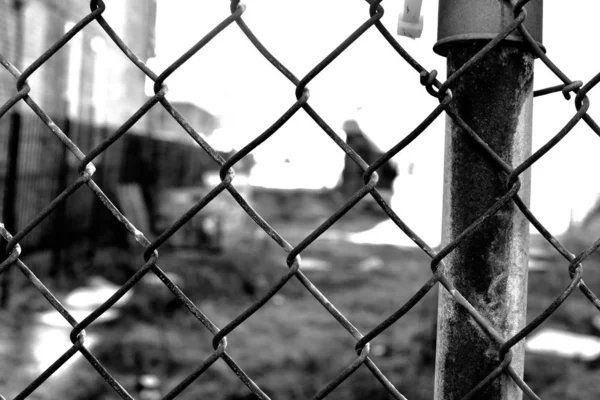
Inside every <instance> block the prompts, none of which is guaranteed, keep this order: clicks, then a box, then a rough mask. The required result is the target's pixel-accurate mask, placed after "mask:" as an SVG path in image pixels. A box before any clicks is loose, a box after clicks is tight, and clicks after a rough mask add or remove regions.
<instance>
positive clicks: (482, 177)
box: [434, 0, 542, 400]
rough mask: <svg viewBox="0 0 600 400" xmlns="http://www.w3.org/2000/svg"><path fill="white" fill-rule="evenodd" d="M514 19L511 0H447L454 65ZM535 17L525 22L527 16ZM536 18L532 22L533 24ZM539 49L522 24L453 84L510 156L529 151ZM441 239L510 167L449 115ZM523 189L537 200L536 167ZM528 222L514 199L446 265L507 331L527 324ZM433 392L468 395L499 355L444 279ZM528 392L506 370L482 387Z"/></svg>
mask: <svg viewBox="0 0 600 400" xmlns="http://www.w3.org/2000/svg"><path fill="white" fill-rule="evenodd" d="M529 4H530V6H528V7H527V11H528V18H527V23H528V24H530V26H528V28H529V29H530V32H532V34H534V38H536V40H541V14H542V2H541V1H538V0H533V1H531V2H530V3H529ZM512 21H514V17H513V10H512V7H511V5H510V4H509V2H508V1H499V0H444V1H442V0H440V10H439V31H438V36H439V39H440V41H439V42H438V43H437V44H436V47H434V49H435V50H436V51H437V52H438V53H440V54H442V55H444V56H446V57H447V65H448V76H450V75H451V74H453V73H454V72H455V71H456V70H458V69H459V68H460V67H461V66H462V65H464V64H465V63H466V62H467V61H468V60H470V59H471V58H472V57H473V56H475V54H477V52H478V51H479V50H481V48H482V47H483V46H484V45H485V44H487V43H488V42H489V40H490V39H492V38H493V37H495V36H496V35H497V34H498V33H499V32H500V31H501V30H502V28H503V27H505V26H507V25H508V24H509V23H510V22H512ZM526 26H527V24H526ZM531 26H533V28H532V27H531ZM533 62H534V57H533V54H532V53H531V52H529V51H528V50H527V46H526V45H524V44H523V43H522V41H521V38H520V37H519V36H518V35H517V34H516V31H514V32H513V33H512V34H511V35H510V36H509V37H508V38H507V39H506V40H504V41H503V42H501V43H500V45H499V46H497V47H496V48H494V49H493V50H492V51H491V52H490V53H488V54H487V55H486V56H485V57H484V58H483V59H482V60H481V61H480V62H479V63H477V64H476V65H475V66H474V67H473V68H471V69H470V70H469V71H468V72H467V73H465V74H464V75H463V76H462V77H460V78H459V79H458V80H457V81H456V82H455V84H453V85H452V87H451V88H450V89H451V90H452V93H453V102H452V107H454V109H455V110H456V113H457V114H458V115H459V116H460V117H461V118H462V119H463V120H464V121H465V122H466V123H467V124H468V125H469V126H470V127H471V128H472V129H473V130H474V131H475V132H477V134H478V135H479V136H480V137H481V138H482V139H483V140H484V141H485V142H486V143H487V144H488V145H489V146H490V147H491V148H492V149H493V150H494V151H495V152H496V153H497V154H498V155H499V156H500V157H501V158H502V159H503V160H504V161H505V162H506V163H508V164H510V165H512V166H513V167H516V166H517V165H519V164H520V163H522V162H523V161H524V160H525V159H526V158H527V157H528V156H529V155H530V153H531V126H532V108H533ZM445 151H446V154H445V177H444V218H443V219H444V220H443V243H444V244H448V243H450V242H451V241H453V240H454V239H455V238H456V237H457V236H458V235H460V234H461V233H462V232H463V231H465V230H466V229H467V227H469V226H470V225H471V224H472V223H473V222H474V221H475V219H477V217H479V216H480V215H482V214H483V213H484V212H485V211H486V210H487V209H488V208H489V207H490V206H492V205H493V204H494V203H495V202H496V201H497V200H498V198H499V197H501V196H502V195H504V194H505V193H506V192H507V190H508V189H507V188H506V174H505V173H503V172H502V171H501V170H500V169H499V167H498V166H497V165H496V164H495V163H494V162H493V161H492V160H491V159H490V158H489V157H487V156H486V155H485V154H484V153H483V152H482V150H481V149H480V148H479V146H478V145H477V144H476V143H475V141H474V140H473V139H471V138H470V137H469V136H468V135H467V134H466V133H465V132H463V130H462V129H461V128H460V127H459V126H458V125H457V124H456V123H455V121H454V120H453V119H452V118H449V117H448V118H447V125H446V150H445ZM521 180H522V186H521V189H520V191H519V195H520V196H521V198H522V199H523V200H524V201H525V203H528V202H529V188H530V185H529V174H528V173H525V174H523V175H521ZM528 253H529V223H528V221H527V219H526V218H525V217H524V216H523V215H522V213H521V212H520V211H519V210H518V209H517V207H516V206H515V205H514V204H513V203H512V202H509V203H507V204H506V205H504V206H503V207H502V208H501V209H500V210H499V211H498V212H497V213H496V214H495V215H493V216H492V217H491V218H489V219H488V220H487V221H486V222H485V223H484V224H483V225H482V226H481V227H480V228H479V229H478V230H477V231H476V232H475V233H474V234H473V235H471V236H470V237H468V238H467V239H466V240H464V241H463V242H462V243H461V244H460V245H459V246H458V247H457V248H456V249H455V250H454V251H452V252H451V253H450V254H449V255H448V256H447V257H446V258H445V260H444V261H445V267H444V268H445V269H444V270H443V273H444V275H445V276H446V277H447V278H448V279H449V280H450V281H451V282H452V283H453V285H454V286H455V287H456V289H457V290H458V291H459V292H460V293H461V294H462V295H463V296H464V297H465V298H466V299H467V301H469V303H470V304H471V305H473V307H474V308H475V309H476V310H477V311H478V312H479V313H480V314H481V315H482V316H484V317H485V318H486V319H487V320H488V321H490V322H491V323H492V325H493V326H494V327H495V329H496V330H497V331H498V332H499V333H500V334H501V335H502V336H503V337H504V338H507V339H508V338H510V337H511V336H513V335H514V334H516V333H517V332H518V331H519V330H520V329H521V328H522V327H523V326H524V325H525V317H526V303H527V274H528V270H527V262H528ZM437 329H438V332H437V354H436V378H435V399H436V400H442V399H443V400H450V399H452V400H454V399H460V398H462V397H463V396H464V395H465V394H467V393H468V392H469V391H471V389H473V388H474V387H475V386H476V385H477V384H478V383H479V382H481V381H482V380H483V379H484V378H485V377H486V376H487V375H488V374H489V373H490V372H492V370H494V368H495V367H497V366H498V365H499V364H500V361H501V360H499V359H498V352H497V351H496V350H497V349H498V345H497V344H496V343H495V342H494V341H493V340H492V339H490V338H489V337H488V335H487V333H486V332H485V331H484V330H483V329H482V328H481V327H479V326H478V324H477V323H476V322H475V320H474V319H473V318H472V317H471V316H470V314H469V313H468V312H467V311H466V310H465V309H464V307H462V306H461V305H459V304H458V303H457V302H456V301H455V300H454V297H453V296H452V295H451V294H450V293H449V292H448V291H447V290H446V289H445V288H444V287H443V286H441V285H440V296H439V306H438V328H437ZM523 363H524V348H523V343H520V344H518V345H517V346H515V347H513V348H512V362H511V366H512V368H514V370H515V371H516V372H517V373H518V374H520V375H521V376H522V374H523ZM474 398H476V399H486V400H501V399H502V400H509V399H510V400H513V399H521V398H522V393H521V390H520V389H519V388H518V387H517V385H516V384H515V383H514V382H513V381H512V379H511V378H510V377H509V376H508V375H507V374H501V375H500V376H499V377H498V378H496V379H495V380H494V381H492V382H491V383H490V384H489V385H487V386H486V387H485V388H484V389H482V390H481V391H479V392H478V394H477V395H476V396H475V397H474Z"/></svg>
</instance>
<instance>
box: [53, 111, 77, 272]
mask: <svg viewBox="0 0 600 400" xmlns="http://www.w3.org/2000/svg"><path fill="white" fill-rule="evenodd" d="M71 129H72V125H71V120H70V119H69V118H66V119H65V124H64V128H63V133H64V134H65V136H66V137H70V136H71ZM59 154H60V165H59V170H58V177H57V178H58V179H57V180H56V187H55V190H56V192H55V197H56V196H58V195H60V194H61V193H62V191H63V190H65V188H66V187H67V184H68V176H69V159H68V157H69V151H68V150H67V148H66V147H65V146H60V150H59ZM52 176H55V175H54V174H52ZM66 215H67V202H66V201H63V202H61V203H60V204H59V205H58V207H57V208H56V211H55V212H54V216H53V217H54V220H53V224H52V225H53V226H52V228H51V229H52V238H51V239H50V240H51V243H52V260H51V264H50V271H49V275H50V276H51V277H52V278H58V277H59V275H60V272H61V271H60V270H61V265H62V263H63V257H62V255H63V249H62V247H63V245H64V243H63V241H64V234H65V228H64V227H65V224H66Z"/></svg>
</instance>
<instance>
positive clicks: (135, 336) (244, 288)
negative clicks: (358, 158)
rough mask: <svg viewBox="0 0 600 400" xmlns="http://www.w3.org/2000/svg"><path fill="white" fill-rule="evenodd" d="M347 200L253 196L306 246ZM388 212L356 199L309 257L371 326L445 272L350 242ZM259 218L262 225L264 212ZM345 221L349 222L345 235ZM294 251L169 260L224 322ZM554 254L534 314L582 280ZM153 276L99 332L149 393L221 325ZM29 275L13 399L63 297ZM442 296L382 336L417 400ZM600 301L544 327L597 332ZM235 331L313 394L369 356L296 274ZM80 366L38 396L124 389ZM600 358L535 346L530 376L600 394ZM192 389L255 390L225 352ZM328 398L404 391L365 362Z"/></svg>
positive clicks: (11, 382)
mask: <svg viewBox="0 0 600 400" xmlns="http://www.w3.org/2000/svg"><path fill="white" fill-rule="evenodd" d="M341 201H343V199H340V198H339V197H336V196H333V195H332V194H331V193H330V194H322V195H313V194H307V193H305V192H287V194H286V193H268V192H260V191H259V192H258V193H257V194H256V196H255V199H254V201H253V206H255V208H256V210H257V211H258V212H259V213H260V214H261V215H262V216H263V217H264V218H265V220H267V221H268V222H269V223H271V225H272V226H273V227H274V228H275V229H276V230H277V231H278V232H279V233H280V234H281V235H282V236H283V237H284V238H285V239H286V240H287V241H288V242H290V243H291V244H292V245H297V244H298V243H299V242H300V241H301V240H302V239H303V238H304V237H305V236H306V235H308V233H310V232H311V231H312V230H314V229H315V228H316V227H317V226H318V225H319V224H320V223H321V222H323V221H324V219H325V218H327V216H329V215H331V214H332V213H333V211H334V210H335V209H336V208H338V207H339V206H340V205H341ZM383 218H384V216H383V215H381V214H379V213H373V212H366V211H364V210H363V211H362V212H360V211H358V210H352V211H350V213H349V214H348V215H347V216H345V217H343V218H342V219H341V220H340V221H338V222H337V223H336V224H335V225H333V227H332V228H331V229H330V230H329V232H331V233H330V234H328V235H325V236H324V237H322V238H319V239H317V241H316V242H314V243H313V244H312V245H310V246H309V247H308V248H307V249H306V250H305V251H303V252H302V258H303V259H305V260H312V261H313V265H314V264H315V262H314V260H318V261H321V265H327V264H328V265H329V267H327V266H326V267H322V268H306V270H304V273H305V274H306V276H307V277H308V278H309V279H310V280H311V282H312V283H313V284H314V285H315V286H316V287H317V288H318V289H319V290H320V291H321V292H322V293H323V294H324V295H325V296H326V297H327V298H328V299H329V301H331V303H332V304H333V305H335V307H336V308H337V309H338V310H339V311H340V312H341V313H342V314H344V315H345V316H346V318H348V320H349V321H351V323H352V324H353V325H354V326H355V327H356V328H357V329H358V330H359V331H360V332H362V333H363V334H365V333H367V332H368V331H370V330H371V329H373V328H374V327H375V326H377V325H378V324H379V323H380V322H381V321H383V320H384V319H385V318H386V317H387V316H389V315H390V314H392V313H393V312H394V311H396V310H397V309H398V308H399V307H400V306H401V305H402V304H404V303H405V302H406V301H407V300H408V299H409V298H410V297H411V296H412V295H413V294H414V293H415V292H416V291H417V290H418V289H419V287H420V286H421V285H423V284H424V283H425V282H426V281H427V280H428V279H429V278H430V276H431V272H430V269H429V262H428V261H429V260H428V258H427V257H426V256H425V255H424V254H423V253H422V252H421V251H419V250H416V249H410V248H398V247H392V246H374V245H357V244H353V243H350V242H347V241H344V240H339V236H341V235H342V233H343V232H352V231H355V232H356V231H361V230H363V229H367V228H369V227H371V226H373V225H374V224H376V223H377V222H378V221H381V220H383ZM248 221H249V222H250V220H248ZM248 226H249V227H251V226H253V225H252V224H251V222H250V223H249V225H248ZM336 232H337V233H340V235H338V238H337V239H336ZM535 240H536V241H537V240H539V239H535ZM567 241H568V242H569V246H570V248H572V249H575V250H577V251H580V250H583V248H584V247H585V245H586V244H587V243H589V242H591V241H592V240H589V241H588V240H587V239H586V238H578V237H577V236H576V235H571V236H570V237H569V238H568V240H567ZM540 243H541V242H540ZM546 253H548V254H552V253H551V252H550V251H547V252H546ZM285 257H286V253H285V252H284V251H283V250H281V249H280V248H279V247H278V246H277V245H276V244H275V243H274V242H273V241H272V240H271V239H270V238H268V237H267V236H266V234H264V233H262V234H257V235H255V237H253V238H251V239H247V241H246V242H241V243H239V245H238V246H236V247H235V248H232V249H229V250H228V251H226V252H225V253H223V254H206V253H202V252H199V251H195V250H194V251H191V250H189V249H188V250H186V251H181V250H177V249H166V250H164V251H161V256H160V261H159V265H160V266H161V268H163V269H164V270H165V271H167V272H170V273H174V274H177V275H178V276H180V277H181V278H182V279H181V283H180V287H181V289H182V290H183V292H184V293H185V294H186V295H187V296H188V297H189V298H190V299H191V300H192V301H193V302H194V304H196V306H198V308H199V309H200V310H201V311H202V312H203V313H205V314H206V316H207V317H208V318H210V319H211V320H212V322H213V323H214V324H215V325H217V326H218V327H219V328H223V327H224V326H226V325H227V324H228V323H229V322H230V321H231V320H233V319H234V318H235V317H236V316H237V315H239V314H240V313H241V312H242V311H244V310H245V309H246V308H247V307H249V306H250V305H251V304H252V303H253V302H255V301H257V300H258V299H259V298H260V296H261V295H262V294H263V293H265V292H266V291H267V290H268V289H269V288H270V287H271V286H272V285H273V284H275V283H276V282H277V281H278V280H279V279H280V278H281V277H282V276H283V275H284V274H285V273H286V271H287V269H286V268H287V267H286V265H285ZM378 260H379V261H378ZM26 262H27V261H26ZM44 263H45V262H44V257H43V256H38V257H37V258H35V257H32V258H30V260H29V261H28V265H29V266H30V267H31V268H32V270H33V271H34V272H35V273H36V274H38V275H39V276H44V268H45V264H44ZM142 263H143V261H142V257H141V254H139V252H137V253H135V252H131V251H125V250H122V249H114V248H107V249H98V250H96V251H95V254H94V257H93V262H92V263H91V265H89V266H87V267H86V270H85V274H86V275H92V274H101V275H103V276H106V277H107V278H109V279H110V280H112V281H113V282H115V283H117V284H122V283H124V282H125V280H126V279H127V278H128V277H129V276H130V275H131V274H132V272H133V271H134V270H135V268H138V267H139V266H141V265H142ZM307 264H309V263H308V261H307ZM587 264H590V265H587ZM547 266H548V267H549V270H547V271H546V272H536V273H531V274H530V277H529V304H528V320H532V319H533V318H534V317H535V316H536V315H539V313H541V312H542V311H543V310H544V308H546V307H547V306H548V305H549V304H550V303H551V302H552V301H553V300H554V298H556V297H557V296H558V295H559V294H560V293H561V291H562V290H563V288H564V287H565V286H566V285H567V283H568V281H569V275H568V271H567V263H566V262H564V261H562V260H561V259H560V258H558V257H555V258H554V257H549V260H548V261H547ZM596 267H597V261H596V260H592V261H591V262H590V263H586V269H585V282H586V283H587V284H588V285H589V286H590V287H591V288H592V290H594V289H595V288H600V271H599V270H598V269H597V268H596ZM17 275H20V274H17ZM17 275H15V276H17ZM145 279H146V278H144V280H143V281H142V282H140V283H139V284H138V285H136V286H135V287H134V295H133V297H132V300H131V301H130V302H129V303H128V304H127V305H126V306H124V308H123V310H122V316H121V317H120V318H119V319H118V320H116V321H114V322H111V323H109V324H105V325H99V326H98V327H97V328H90V329H89V330H88V331H89V334H96V335H97V337H100V338H101V339H100V340H98V341H97V342H96V343H95V344H93V345H92V346H91V351H92V353H93V354H94V355H95V356H96V357H97V358H98V359H99V360H100V362H101V363H102V364H103V365H104V366H106V368H107V369H108V370H109V371H110V373H111V374H112V375H113V376H114V377H115V378H116V379H117V380H118V381H119V382H121V383H122V385H123V386H124V387H125V389H126V390H127V391H129V392H130V393H131V394H132V395H134V397H136V398H138V397H137V392H136V390H135V382H136V379H137V378H138V377H139V376H141V375H143V374H153V375H156V376H158V377H159V379H160V382H161V390H162V393H163V395H164V394H166V393H167V392H168V391H169V390H170V389H172V388H173V387H174V386H175V385H176V384H177V383H178V382H180V381H181V380H182V379H184V378H185V377H186V376H187V375H189V374H191V373H192V372H193V371H194V370H195V369H196V368H197V367H198V366H200V364H201V363H202V361H203V360H205V359H206V358H208V357H209V356H210V354H211V352H212V346H211V339H212V335H211V334H210V333H209V332H208V330H207V329H206V328H205V327H204V326H203V325H202V324H201V323H200V322H199V321H198V320H197V319H195V318H194V317H193V316H192V315H191V314H190V313H189V312H188V311H187V310H186V309H185V308H184V307H183V305H182V304H181V303H180V302H179V300H177V299H176V298H175V297H174V296H173V295H172V294H171V293H170V292H169V291H168V290H167V289H166V288H164V287H163V286H152V285H151V283H150V282H149V281H148V282H146V281H145ZM44 283H46V284H47V286H48V287H49V288H50V289H51V290H53V291H56V292H57V293H58V294H57V296H59V299H60V295H62V294H63V293H65V292H66V291H67V290H68V289H69V287H68V286H69V284H67V285H65V283H64V282H52V281H44ZM72 284H73V285H75V284H77V282H73V283H72ZM15 285H17V286H21V285H22V286H23V287H24V289H22V290H19V291H18V293H17V295H16V296H14V297H13V304H12V306H11V307H12V313H8V312H3V313H2V318H3V320H2V322H3V328H1V329H2V331H0V333H1V334H2V336H1V338H2V340H0V354H1V355H2V363H0V388H1V389H0V394H2V395H4V396H6V398H7V399H9V398H12V397H14V396H15V395H16V394H17V393H18V391H19V390H21V389H23V388H24V386H25V385H26V384H27V382H31V380H33V379H34V378H35V375H34V374H32V371H31V368H29V367H28V366H30V365H31V364H32V360H31V359H30V358H31V357H30V355H28V354H29V353H30V351H28V347H29V346H31V345H33V344H32V343H31V340H32V339H31V335H28V334H27V332H28V331H31V330H32V329H29V327H30V326H31V324H32V317H31V315H32V314H31V311H36V310H41V309H46V308H49V307H48V305H47V302H46V301H45V300H44V299H43V298H42V297H41V296H40V295H39V294H36V292H35V291H34V290H31V289H30V288H28V286H26V284H25V280H24V279H22V278H19V280H18V281H17V282H16V283H15ZM65 286H67V287H65ZM436 305H437V287H436V288H434V289H433V290H432V291H431V292H430V293H429V294H428V295H427V296H425V298H424V299H423V300H422V301H421V302H419V303H418V304H417V305H416V306H415V307H414V308H413V309H412V310H411V311H410V312H409V313H408V314H406V315H405V316H404V317H403V318H401V319H400V320H399V321H397V322H396V323H395V324H394V325H393V326H392V327H390V328H389V329H387V330H386V331H384V332H383V333H382V334H380V335H379V336H378V337H377V338H376V339H374V340H373V341H372V342H371V346H372V347H371V359H372V360H373V361H374V362H375V363H376V365H377V366H378V367H379V368H380V369H381V371H382V372H383V373H384V374H385V375H386V376H387V377H388V378H389V379H390V381H391V382H392V383H393V384H394V385H395V386H396V387H397V388H398V390H400V392H401V393H402V394H403V395H405V396H406V397H407V398H408V399H431V398H432V397H433V382H434V379H433V374H434V359H435V319H436ZM597 312H598V311H597V310H596V309H595V308H594V307H593V306H592V304H591V303H590V302H589V301H588V300H587V299H586V298H585V297H584V296H583V295H582V294H581V293H580V292H579V291H576V292H575V293H574V294H573V295H572V296H570V297H569V298H568V299H567V300H566V301H565V303H564V304H563V305H562V306H561V307H560V308H559V309H558V310H557V312H556V313H554V314H553V315H552V316H551V317H550V318H549V320H548V321H547V322H545V323H544V325H543V326H553V327H558V328H562V329H568V330H570V331H574V332H578V333H590V334H594V333H595V332H594V331H593V329H594V328H593V327H592V326H591V324H590V319H591V317H592V316H594V315H597ZM11 327H12V328H14V329H11ZM66 332H67V333H66V334H65V335H66V336H68V331H66ZM66 340H68V338H67V339H66ZM227 343H228V344H227V352H228V354H229V355H230V356H231V357H232V358H233V359H234V360H235V361H236V362H237V363H238V364H239V365H240V366H241V367H242V369H243V370H244V371H245V372H246V373H247V374H248V375H249V376H250V377H251V378H252V379H254V380H255V381H256V383H257V384H258V385H259V386H260V387H261V388H262V389H263V390H264V391H265V392H266V393H267V394H268V395H269V396H271V398H273V399H306V398H311V397H312V396H313V395H314V394H315V393H317V392H318V391H319V390H320V389H322V388H323V387H324V386H325V385H326V384H327V383H328V382H329V381H330V380H331V379H333V378H334V377H335V376H336V375H337V374H338V373H339V372H340V371H341V370H343V369H344V368H345V367H347V366H348V365H349V364H350V363H351V362H352V361H353V360H354V359H356V353H355V351H354V344H355V341H354V339H353V338H352V337H351V336H350V334H349V333H348V332H347V331H346V330H345V329H344V328H343V327H342V326H341V325H340V324H339V323H338V322H337V321H336V320H335V319H334V318H333V317H332V316H331V315H330V314H329V313H328V312H327V311H326V310H325V308H324V307H323V306H322V305H321V304H320V303H318V302H317V300H315V299H314V298H313V297H312V295H311V294H310V293H308V291H307V290H306V289H305V288H304V286H302V284H301V283H300V282H299V281H297V280H296V279H295V278H292V280H290V281H289V282H288V283H287V284H286V285H285V286H284V287H283V289H282V290H281V291H280V292H279V293H278V294H277V295H276V296H275V297H273V298H272V299H271V300H270V301H269V302H267V303H266V304H265V305H264V306H263V307H262V308H260V309H259V310H258V311H257V312H256V313H255V314H254V315H253V316H251V317H250V318H249V319H248V320H246V321H245V322H244V323H243V324H242V325H240V326H239V327H237V328H236V329H235V330H234V331H233V332H231V333H230V334H228V335H227ZM66 348H68V343H67V346H66ZM75 365H76V366H77V368H71V369H70V370H67V371H66V372H65V373H64V374H63V375H61V376H59V377H57V378H56V379H55V378H50V379H49V380H48V381H47V382H46V383H45V384H44V385H42V386H41V387H40V388H38V389H37V390H36V391H35V392H33V394H32V397H31V398H35V399H50V398H68V399H91V400H93V399H113V398H117V397H118V396H117V395H116V394H115V393H114V392H112V389H111V388H110V387H109V385H108V384H106V383H105V382H104V381H103V380H102V378H100V376H99V375H98V374H97V373H96V372H95V371H94V369H93V368H92V367H90V366H89V365H88V364H87V363H86V362H85V361H84V360H79V361H77V363H75ZM596 368H597V365H595V364H594V363H591V364H590V363H587V364H586V363H583V362H580V361H576V360H564V359H558V358H554V357H553V356H546V355H545V356H542V355H529V354H528V356H527V361H526V371H525V379H526V381H527V382H528V384H530V386H531V387H532V388H533V389H534V390H535V391H536V393H537V394H538V395H540V397H541V398H543V399H584V398H594V397H597V394H598V393H600V387H598V384H596V383H595V382H597V379H596V377H597V370H596ZM9 377H10V378H9ZM3 380H4V381H3ZM178 398H181V399H195V398H213V399H227V400H234V399H250V398H252V397H251V396H250V392H249V390H248V389H247V388H246V387H245V386H244V385H243V384H242V383H241V381H240V380H239V379H238V378H237V376H236V375H235V374H234V373H233V372H232V371H231V370H230V369H229V368H228V367H227V366H226V364H225V363H224V362H223V361H221V360H218V361H217V362H216V363H215V364H213V366H212V367H211V368H210V369H209V370H208V371H207V372H205V373H204V374H203V375H202V376H200V377H199V378H198V379H197V380H196V381H194V383H192V384H191V385H190V386H189V387H188V388H187V389H186V390H185V391H183V393H182V394H181V395H180V397H178ZM328 398H331V399H342V398H343V399H364V398H369V399H388V398H391V396H390V395H389V394H387V392H386V390H385V389H384V388H383V387H382V386H381V385H380V383H379V382H378V381H377V380H376V379H375V378H374V377H373V375H372V374H371V373H370V371H369V370H368V369H367V368H366V367H364V366H363V367H361V368H359V370H358V371H357V372H356V373H355V374H353V375H352V376H351V377H350V378H349V379H348V380H347V381H345V382H344V383H342V384H341V385H340V386H339V387H338V388H337V389H336V390H335V391H334V392H333V393H332V394H331V395H330V396H328Z"/></svg>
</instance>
